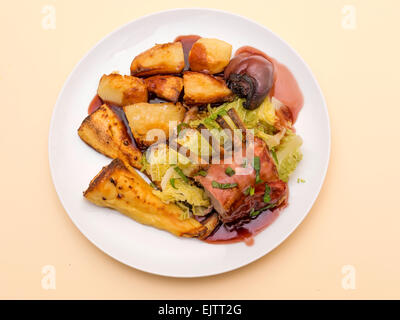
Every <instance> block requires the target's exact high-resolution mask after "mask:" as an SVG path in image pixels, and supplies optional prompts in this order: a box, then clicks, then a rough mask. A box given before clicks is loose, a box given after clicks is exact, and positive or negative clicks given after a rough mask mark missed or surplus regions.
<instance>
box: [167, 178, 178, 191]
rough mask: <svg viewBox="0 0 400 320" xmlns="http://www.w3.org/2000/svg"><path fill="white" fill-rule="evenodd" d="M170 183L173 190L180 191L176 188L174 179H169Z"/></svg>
mask: <svg viewBox="0 0 400 320" xmlns="http://www.w3.org/2000/svg"><path fill="white" fill-rule="evenodd" d="M169 183H170V184H171V186H172V188H174V189H178V188H177V187H175V179H174V178H171V179H169Z"/></svg>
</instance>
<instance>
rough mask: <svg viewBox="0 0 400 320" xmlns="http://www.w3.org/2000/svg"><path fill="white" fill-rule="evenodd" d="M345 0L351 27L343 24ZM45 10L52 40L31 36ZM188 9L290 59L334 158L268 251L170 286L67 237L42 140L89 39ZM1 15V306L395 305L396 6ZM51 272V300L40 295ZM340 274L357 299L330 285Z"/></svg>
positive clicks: (93, 4) (134, 5)
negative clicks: (174, 302)
mask: <svg viewBox="0 0 400 320" xmlns="http://www.w3.org/2000/svg"><path fill="white" fill-rule="evenodd" d="M348 4H350V5H354V6H355V8H356V13H357V28H356V29H355V30H346V29H343V28H342V26H341V22H342V12H341V10H342V8H343V6H344V5H348ZM44 5H53V6H54V7H55V9H56V19H57V20H56V29H55V30H44V29H43V28H42V25H41V23H42V19H43V16H44V15H43V14H42V13H41V10H42V8H43V6H44ZM194 6H197V7H200V6H201V7H203V6H204V7H210V8H218V9H223V10H227V11H231V12H234V13H239V14H241V15H244V16H246V17H248V18H250V19H253V20H255V21H257V22H259V23H261V24H263V25H265V26H267V27H268V28H270V29H271V30H272V31H274V32H276V33H277V34H278V35H280V36H281V37H283V38H284V39H285V40H286V41H288V43H289V44H290V45H292V46H293V48H294V49H295V50H297V52H298V53H299V54H300V55H301V56H302V57H303V58H304V60H305V61H306V62H307V63H308V64H309V65H310V67H311V69H312V70H313V72H314V74H315V75H316V77H317V79H318V81H319V83H320V85H321V87H322V90H323V92H324V94H325V97H326V100H327V104H328V108H329V113H330V118H331V126H332V152H331V161H330V167H329V171H328V174H327V178H326V181H325V184H324V186H323V189H322V192H321V194H320V196H319V198H318V200H317V202H316V203H315V205H314V207H313V209H312V210H311V212H310V214H309V215H308V216H307V218H306V219H305V221H304V222H303V223H302V224H301V225H300V227H299V228H298V229H297V230H296V231H295V232H294V233H293V234H292V235H291V236H290V237H289V238H288V239H287V241H285V242H284V243H283V244H282V245H281V246H280V247H279V248H277V249H276V250H274V251H273V252H272V253H270V254H268V255H267V256H265V257H264V258H262V259H260V260H259V261H257V262H255V263H252V264H251V265H249V266H247V267H244V268H242V269H239V270H237V271H234V272H230V273H227V274H223V275H219V276H214V277H209V278H203V279H173V278H163V277H159V276H154V275H149V274H146V273H143V272H140V271H137V270H134V269H132V268H129V267H127V266H125V265H122V264H121V263H118V262H116V261H114V260H113V259H112V258H110V257H108V256H107V255H105V254H104V253H102V252H101V251H100V250H98V249H97V248H96V247H94V246H93V245H92V244H91V243H90V242H89V241H88V240H87V239H86V238H85V237H84V236H83V235H82V234H81V233H80V232H79V231H78V229H77V228H76V227H75V226H74V225H73V224H72V222H71V221H70V219H69V217H68V215H67V214H66V213H65V211H64V209H63V208H62V206H61V204H60V202H59V200H58V197H57V194H56V193H55V190H54V188H53V184H52V181H51V177H50V172H49V165H48V152H47V139H48V130H49V123H50V117H51V113H52V110H53V107H54V104H55V101H56V99H57V95H58V93H59V91H60V90H61V87H62V85H63V83H64V81H65V80H66V78H67V76H68V74H69V73H70V72H71V71H72V68H73V67H74V65H75V64H76V63H77V62H78V61H79V60H80V58H81V57H82V56H83V55H84V54H85V53H86V52H87V51H88V50H89V49H90V48H91V47H92V46H93V45H94V44H95V43H97V42H98V41H99V40H100V39H101V38H103V37H104V36H105V35H107V34H108V33H110V32H111V31H113V30H114V29H116V28H117V27H119V26H121V25H122V24H125V23H127V22H129V21H131V20H133V19H136V18H138V17H140V16H143V15H145V14H149V13H152V12H155V11H160V10H164V9H168V8H179V7H194ZM0 12H1V19H0V35H1V37H0V39H1V46H0V48H1V49H0V50H1V51H0V52H1V53H0V57H1V59H0V92H1V102H2V103H1V105H2V107H1V111H2V114H1V115H2V120H1V134H0V144H1V150H2V157H1V160H0V161H1V167H2V168H3V169H2V173H1V176H2V179H1V184H0V194H1V222H0V250H1V251H0V252H1V254H0V297H1V298H45V299H54V298H120V299H121V298H122V299H125V298H132V299H137V298H141V299H150V298H156V299H158V298H173V299H183V298H185V299H201V298H207V299H208V298H210V299H213V298H238V299H241V298H253V299H258V298H262V299H269V298H317V299H320V298H344V299H353V298H400V272H399V268H400V250H399V244H400V231H399V228H400V210H399V209H400V207H399V198H400V195H399V192H398V191H399V187H398V186H399V180H400V170H399V166H400V151H399V142H398V139H399V138H400V134H399V132H400V131H399V126H398V119H399V117H400V105H399V92H400V90H399V78H398V74H399V71H400V70H399V69H400V62H399V57H400V46H399V44H398V31H399V30H400V19H399V16H400V2H399V1H397V0H393V1H388V0H379V1H378V0H377V1H373V0H359V1H356V0H303V1H298V0H292V1H289V0H285V1H281V0H280V1H276V0H274V1H272V0H260V1H250V0H247V1H246V5H243V1H236V0H230V1H226V0H224V1H221V0H219V1H215V0H202V1H189V0H184V1H178V0H169V1H161V0H158V1H151V0H149V1H136V0H126V1H124V0H113V1H104V0H103V1H99V0H93V1H81V0H80V1H78V0H36V1H33V0H26V1H1V4H0ZM73 107H74V106H71V108H73ZM316 152H317V151H316ZM49 264H50V265H54V266H55V268H56V272H57V273H56V286H57V287H56V290H44V289H43V288H42V286H41V279H42V274H41V269H42V267H43V266H44V265H49ZM347 264H350V265H353V266H354V267H355V268H356V289H355V290H344V289H343V288H342V286H341V281H342V277H343V275H342V272H341V268H342V266H343V265H347Z"/></svg>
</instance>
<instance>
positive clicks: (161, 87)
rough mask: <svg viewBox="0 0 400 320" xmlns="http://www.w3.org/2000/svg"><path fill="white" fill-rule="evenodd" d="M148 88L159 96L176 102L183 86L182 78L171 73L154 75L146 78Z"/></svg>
mask: <svg viewBox="0 0 400 320" xmlns="http://www.w3.org/2000/svg"><path fill="white" fill-rule="evenodd" d="M144 81H145V83H146V85H147V90H148V91H149V92H152V93H154V94H155V95H156V96H157V97H159V98H162V99H165V100H169V101H172V102H174V103H176V102H177V101H178V99H179V95H180V94H181V91H182V88H183V80H182V78H179V77H175V76H170V75H158V76H152V77H149V78H147V79H145V80H144Z"/></svg>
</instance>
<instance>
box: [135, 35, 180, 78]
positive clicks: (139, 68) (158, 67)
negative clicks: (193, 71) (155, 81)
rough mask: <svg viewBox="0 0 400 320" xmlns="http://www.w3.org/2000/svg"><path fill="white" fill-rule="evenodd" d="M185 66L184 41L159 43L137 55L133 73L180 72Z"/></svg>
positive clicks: (144, 74) (141, 74)
mask: <svg viewBox="0 0 400 320" xmlns="http://www.w3.org/2000/svg"><path fill="white" fill-rule="evenodd" d="M184 66H185V60H184V56H183V48H182V43H180V42H171V43H165V44H157V45H155V46H154V47H153V48H151V49H149V50H146V51H145V52H143V53H141V54H139V55H138V56H136V57H135V58H134V59H133V61H132V64H131V75H133V76H150V75H155V74H173V73H180V72H181V71H182V70H183V68H184Z"/></svg>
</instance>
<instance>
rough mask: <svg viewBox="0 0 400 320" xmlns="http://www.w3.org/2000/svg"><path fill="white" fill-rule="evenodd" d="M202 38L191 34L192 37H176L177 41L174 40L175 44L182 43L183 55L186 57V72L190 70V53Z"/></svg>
mask: <svg viewBox="0 0 400 320" xmlns="http://www.w3.org/2000/svg"><path fill="white" fill-rule="evenodd" d="M200 38H201V37H200V36H197V35H194V34H191V35H186V36H179V37H176V39H175V40H174V42H177V41H179V42H180V43H182V47H183V55H184V57H185V68H184V70H185V71H186V70H189V52H190V50H191V49H192V47H193V44H194V43H195V42H196V41H197V40H199V39H200Z"/></svg>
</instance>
